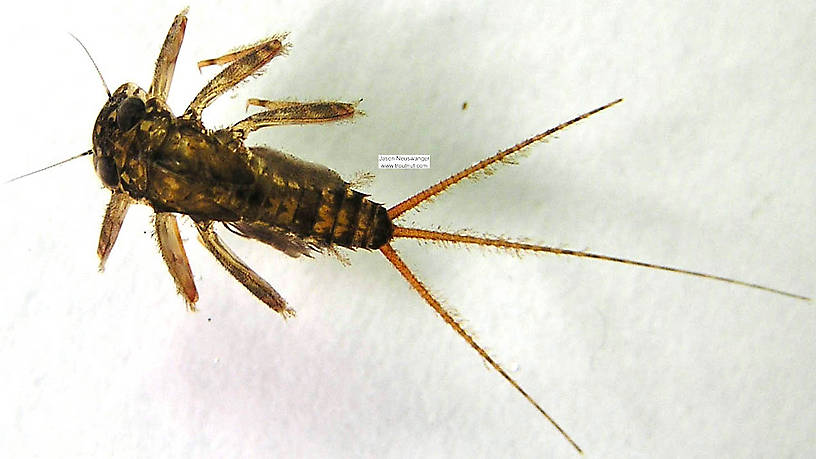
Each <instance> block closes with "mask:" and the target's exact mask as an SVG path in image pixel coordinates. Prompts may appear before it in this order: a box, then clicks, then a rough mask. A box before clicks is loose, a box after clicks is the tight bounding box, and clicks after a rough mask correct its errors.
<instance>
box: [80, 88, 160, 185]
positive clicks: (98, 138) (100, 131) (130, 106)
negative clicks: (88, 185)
mask: <svg viewBox="0 0 816 459" xmlns="http://www.w3.org/2000/svg"><path fill="white" fill-rule="evenodd" d="M146 101H147V93H146V92H145V91H144V90H143V89H142V88H140V87H138V86H137V85H136V84H134V83H125V84H123V85H122V86H119V88H118V89H117V90H116V91H114V92H113V94H112V95H111V96H110V98H109V99H108V101H107V102H105V105H104V106H103V107H102V110H101V111H100V112H99V116H97V117H96V124H95V125H94V131H93V163H94V168H95V169H96V174H97V175H98V176H99V178H100V179H101V180H102V183H104V184H105V186H106V187H108V188H112V189H113V188H117V187H118V185H119V173H120V169H121V168H122V167H123V165H124V158H123V157H121V156H119V155H117V154H116V152H117V149H116V148H115V146H116V140H117V139H118V138H120V137H121V136H122V135H123V134H124V133H126V132H128V131H129V130H131V129H133V127H134V126H136V125H137V124H138V123H139V121H141V120H142V119H143V118H144V117H145V102H146ZM117 156H119V157H117Z"/></svg>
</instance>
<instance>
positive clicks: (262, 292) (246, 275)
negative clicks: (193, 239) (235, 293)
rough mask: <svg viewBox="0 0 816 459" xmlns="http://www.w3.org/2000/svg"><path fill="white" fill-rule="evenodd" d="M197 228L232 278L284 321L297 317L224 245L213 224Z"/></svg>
mask: <svg viewBox="0 0 816 459" xmlns="http://www.w3.org/2000/svg"><path fill="white" fill-rule="evenodd" d="M196 228H197V229H198V235H199V238H198V239H199V241H201V243H202V244H204V247H206V248H207V250H209V251H210V253H212V254H213V256H215V259H216V260H218V262H219V263H221V266H223V267H224V268H225V269H226V270H227V271H229V273H230V274H232V277H234V278H236V279H237V280H238V282H240V283H242V284H243V285H244V287H246V288H247V290H249V291H250V292H252V294H253V295H255V296H256V297H257V298H258V299H259V300H261V301H263V302H264V303H266V304H267V305H268V306H269V307H270V308H272V309H273V310H275V311H276V312H278V313H280V315H282V316H283V318H284V319H287V318H289V317H294V316H295V310H294V309H289V308H288V307H287V306H286V300H284V299H283V297H281V296H280V293H278V292H276V291H275V289H274V288H273V287H272V286H271V285H269V283H267V282H266V281H265V280H263V279H261V276H259V275H257V274H256V273H255V272H254V271H252V269H250V268H249V266H247V265H246V264H245V263H244V262H243V261H241V259H240V258H238V257H237V256H236V255H235V254H234V253H232V251H231V250H230V249H229V247H227V246H226V245H224V243H223V242H222V241H221V238H219V237H218V235H217V234H215V231H213V229H212V222H209V221H204V222H196Z"/></svg>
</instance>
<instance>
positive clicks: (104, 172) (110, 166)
mask: <svg viewBox="0 0 816 459" xmlns="http://www.w3.org/2000/svg"><path fill="white" fill-rule="evenodd" d="M94 168H95V169H96V175H98V176H99V178H100V179H101V180H102V183H104V184H105V185H106V186H108V187H110V188H114V187H116V186H117V185H119V172H118V171H117V170H116V163H114V162H113V158H111V157H109V156H96V155H94Z"/></svg>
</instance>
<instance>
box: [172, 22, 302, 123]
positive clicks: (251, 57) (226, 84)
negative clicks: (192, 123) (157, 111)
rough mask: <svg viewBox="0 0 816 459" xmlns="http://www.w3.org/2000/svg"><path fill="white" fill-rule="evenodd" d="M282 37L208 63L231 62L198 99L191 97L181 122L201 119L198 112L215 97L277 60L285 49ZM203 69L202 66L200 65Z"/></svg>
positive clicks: (211, 81)
mask: <svg viewBox="0 0 816 459" xmlns="http://www.w3.org/2000/svg"><path fill="white" fill-rule="evenodd" d="M284 38H285V36H284V35H276V36H274V37H271V38H267V39H266V40H263V41H261V42H260V43H258V44H257V45H252V46H250V47H248V48H246V49H243V50H240V51H236V52H235V53H230V54H227V55H225V56H222V57H220V58H218V59H212V60H211V61H212V62H216V63H221V62H232V63H231V64H230V65H229V67H227V68H225V69H224V70H222V71H221V73H219V74H218V75H216V76H215V78H213V79H212V80H210V82H209V83H207V85H206V86H204V87H203V88H202V89H201V91H199V92H198V95H196V96H195V99H193V101H192V102H190V106H189V107H187V110H185V111H184V115H183V117H184V118H193V119H198V118H201V112H202V111H203V110H204V109H205V108H207V107H208V106H209V105H210V104H211V103H212V101H213V100H215V98H216V97H218V96H220V95H221V94H224V93H225V92H226V91H227V90H229V89H230V88H232V87H233V86H235V85H236V84H238V83H240V82H241V81H243V80H244V78H246V77H248V76H250V75H252V74H253V73H255V72H257V71H258V69H260V68H261V67H263V66H264V65H266V64H267V63H268V62H269V61H270V60H272V58H273V57H275V56H279V55H281V54H283V53H284V52H285V51H286V48H287V45H285V44H284V43H283V42H282V40H283V39H284ZM204 62H205V65H207V64H206V62H209V61H204Z"/></svg>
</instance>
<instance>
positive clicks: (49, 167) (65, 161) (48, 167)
mask: <svg viewBox="0 0 816 459" xmlns="http://www.w3.org/2000/svg"><path fill="white" fill-rule="evenodd" d="M92 153H93V150H88V151H83V152H82V153H80V154H78V155H76V156H71V157H70V158H68V159H63V160H62V161H60V162H57V163H54V164H52V165H50V166H45V167H43V168H42V169H37V170H36V171H34V172H29V173H27V174H23V175H21V176H19V177H14V178H13V179H11V180H9V181H7V182H6V183H11V182H13V181H15V180H20V179H21V178H23V177H28V176H29V175H33V174H36V173H37V172H42V171H44V170H46V169H51V168H52V167H56V166H59V165H60V164H65V163H67V162H68V161H72V160H74V159H77V158H81V157H83V156H88V155H90V154H92Z"/></svg>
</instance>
